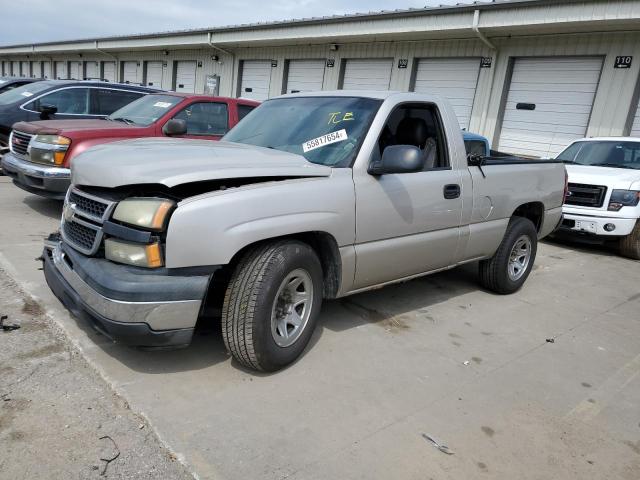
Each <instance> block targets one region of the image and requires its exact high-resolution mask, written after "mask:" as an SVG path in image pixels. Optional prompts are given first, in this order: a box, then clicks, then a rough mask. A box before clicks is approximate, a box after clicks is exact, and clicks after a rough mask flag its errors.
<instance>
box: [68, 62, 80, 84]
mask: <svg viewBox="0 0 640 480" xmlns="http://www.w3.org/2000/svg"><path fill="white" fill-rule="evenodd" d="M69 78H71V79H73V80H82V65H81V64H80V62H70V63H69Z"/></svg>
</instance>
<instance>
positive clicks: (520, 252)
mask: <svg viewBox="0 0 640 480" xmlns="http://www.w3.org/2000/svg"><path fill="white" fill-rule="evenodd" d="M537 248H538V232H537V231H536V227H535V226H534V225H533V223H532V222H531V220H529V219H528V218H523V217H513V218H512V219H511V221H510V222H509V226H508V227H507V232H506V233H505V235H504V238H503V239H502V243H500V246H499V247H498V250H497V251H496V253H495V254H494V255H493V257H491V258H490V259H488V260H483V261H481V262H480V283H481V284H482V286H483V287H485V288H486V289H488V290H492V291H494V292H496V293H500V294H508V293H513V292H515V291H517V290H519V289H520V287H522V285H523V284H524V282H525V281H526V280H527V277H528V276H529V273H530V272H531V269H532V268H533V262H534V261H535V258H536V252H537Z"/></svg>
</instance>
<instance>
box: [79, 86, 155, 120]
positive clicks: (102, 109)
mask: <svg viewBox="0 0 640 480" xmlns="http://www.w3.org/2000/svg"><path fill="white" fill-rule="evenodd" d="M142 95H143V94H142V93H138V92H126V91H124V90H111V89H108V88H94V89H92V90H91V114H92V115H111V114H112V113H113V112H115V111H116V110H118V109H120V108H122V107H124V106H125V105H128V104H130V103H131V102H133V101H134V100H137V99H138V98H140V97H141V96H142Z"/></svg>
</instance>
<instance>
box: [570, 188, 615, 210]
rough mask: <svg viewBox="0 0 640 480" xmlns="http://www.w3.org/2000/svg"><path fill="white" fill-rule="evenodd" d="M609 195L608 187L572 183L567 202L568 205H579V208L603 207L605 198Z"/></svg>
mask: <svg viewBox="0 0 640 480" xmlns="http://www.w3.org/2000/svg"><path fill="white" fill-rule="evenodd" d="M606 194H607V187H605V186H604V185H586V184H584V183H570V184H569V195H568V196H567V199H566V200H565V204H566V205H577V206H579V207H594V208H598V207H601V206H602V204H603V203H604V197H605V196H606Z"/></svg>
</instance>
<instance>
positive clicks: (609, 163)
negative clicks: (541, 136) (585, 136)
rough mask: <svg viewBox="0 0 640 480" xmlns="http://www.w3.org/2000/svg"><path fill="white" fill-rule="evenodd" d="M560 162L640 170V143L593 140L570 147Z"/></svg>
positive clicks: (562, 155) (564, 152) (561, 154)
mask: <svg viewBox="0 0 640 480" xmlns="http://www.w3.org/2000/svg"><path fill="white" fill-rule="evenodd" d="M557 159H558V160H561V161H563V162H564V163H569V164H577V165H588V166H591V167H613V168H627V169H634V170H640V142H628V141H624V140H620V141H616V140H602V141H598V140H593V141H589V142H576V143H573V144H571V145H569V146H568V147H567V148H566V149H565V150H564V151H563V152H562V153H560V155H558V157H557Z"/></svg>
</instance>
